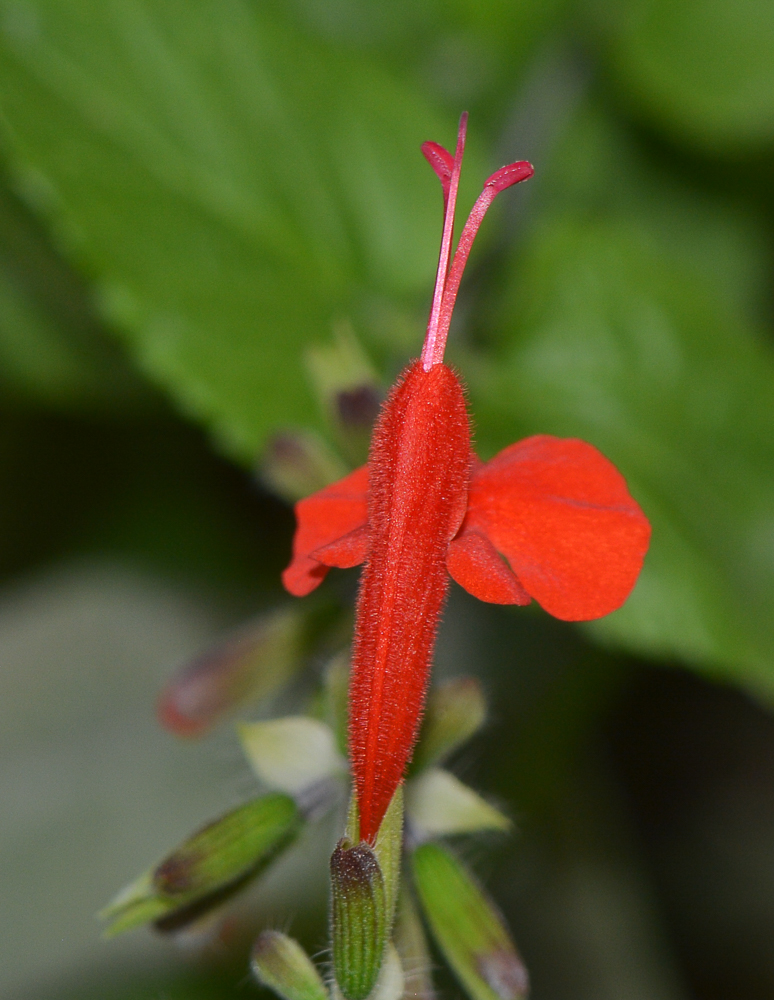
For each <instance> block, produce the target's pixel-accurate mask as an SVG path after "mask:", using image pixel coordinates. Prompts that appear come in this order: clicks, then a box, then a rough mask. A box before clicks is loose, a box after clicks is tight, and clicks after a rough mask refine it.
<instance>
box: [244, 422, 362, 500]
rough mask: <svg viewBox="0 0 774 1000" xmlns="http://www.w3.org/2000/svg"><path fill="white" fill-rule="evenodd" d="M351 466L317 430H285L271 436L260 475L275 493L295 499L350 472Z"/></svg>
mask: <svg viewBox="0 0 774 1000" xmlns="http://www.w3.org/2000/svg"><path fill="white" fill-rule="evenodd" d="M346 472H347V467H346V465H344V463H343V462H342V461H341V459H339V458H337V457H336V456H335V455H334V454H333V453H332V452H331V450H330V448H329V447H328V445H327V444H326V443H325V442H324V441H323V439H322V438H321V437H320V436H319V434H315V433H314V432H313V431H300V430H299V431H296V430H293V431H290V430H288V431H283V432H281V433H279V434H275V435H274V437H272V438H270V440H269V442H268V444H267V445H266V450H265V452H264V455H263V459H262V461H261V464H260V466H259V468H258V478H259V479H260V480H261V482H262V483H263V484H264V486H266V487H267V488H268V489H269V490H271V491H272V493H276V495H277V496H278V497H281V498H282V499H283V500H287V501H288V502H289V503H295V501H296V500H300V499H301V498H302V497H306V496H309V494H310V493H316V492H317V490H321V489H322V488H323V487H325V486H327V485H328V484H329V483H332V482H335V480H337V479H341V477H342V476H344V475H346Z"/></svg>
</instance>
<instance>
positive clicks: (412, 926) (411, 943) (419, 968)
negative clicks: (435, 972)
mask: <svg viewBox="0 0 774 1000" xmlns="http://www.w3.org/2000/svg"><path fill="white" fill-rule="evenodd" d="M392 937H393V941H394V943H395V947H396V949H397V951H398V955H399V957H400V963H401V966H402V967H403V975H404V977H405V985H406V996H407V997H412V998H413V1000H436V994H435V989H434V988H433V976H432V971H431V970H432V967H433V962H432V958H431V957H430V948H429V946H428V943H427V937H426V935H425V930H424V927H423V926H422V921H421V919H420V916H419V913H418V912H417V907H416V903H415V902H414V897H413V893H412V892H411V889H410V888H409V886H408V885H406V881H405V879H404V881H403V883H402V884H401V889H400V895H399V897H398V912H397V916H396V918H395V928H394V930H393V935H392Z"/></svg>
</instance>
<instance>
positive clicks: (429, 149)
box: [422, 142, 454, 213]
mask: <svg viewBox="0 0 774 1000" xmlns="http://www.w3.org/2000/svg"><path fill="white" fill-rule="evenodd" d="M422 155H423V156H424V158H425V159H426V160H427V162H428V163H429V164H430V166H431V167H432V168H433V170H434V171H435V173H436V176H437V177H438V180H439V181H440V182H441V187H442V188H443V210H444V213H445V212H446V206H447V205H448V203H449V185H450V184H451V175H452V171H453V170H454V157H453V156H452V155H451V153H450V152H449V150H448V149H444V148H443V146H439V145H438V143H437V142H423V143H422Z"/></svg>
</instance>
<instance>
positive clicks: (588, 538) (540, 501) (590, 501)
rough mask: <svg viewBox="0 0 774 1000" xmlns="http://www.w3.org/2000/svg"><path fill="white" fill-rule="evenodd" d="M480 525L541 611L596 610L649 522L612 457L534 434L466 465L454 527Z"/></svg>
mask: <svg viewBox="0 0 774 1000" xmlns="http://www.w3.org/2000/svg"><path fill="white" fill-rule="evenodd" d="M473 529H474V530H478V531H480V532H481V533H483V534H485V535H486V536H487V537H488V538H489V539H490V541H491V542H492V544H493V545H494V546H495V548H496V549H497V550H498V551H499V552H501V553H502V554H503V555H504V556H506V558H507V559H508V562H509V563H510V565H511V568H512V569H513V571H514V573H515V574H516V576H517V577H518V579H519V582H520V583H521V584H522V585H523V586H524V589H525V590H526V591H527V592H528V593H529V594H531V595H532V597H534V598H535V600H537V601H538V602H539V603H540V604H541V605H542V606H543V607H544V608H545V610H546V611H548V612H549V613H550V614H552V615H554V616H555V617H556V618H562V619H564V620H566V621H586V620H589V619H592V618H601V617H602V615H606V614H609V613H610V612H611V611H615V609H616V608H618V607H620V606H621V605H622V604H623V602H624V601H625V600H626V598H627V597H628V595H629V593H630V591H631V589H632V587H633V586H634V584H635V582H636V580H637V576H638V574H639V572H640V569H641V567H642V561H643V559H644V557H645V552H646V551H647V548H648V542H649V540H650V524H649V523H648V520H647V518H646V517H645V515H644V514H643V512H642V511H641V510H640V508H639V507H638V505H637V504H636V503H635V501H634V500H633V499H632V497H631V496H630V495H629V491H628V489H627V487H626V481H625V480H624V478H623V476H622V475H621V474H620V472H618V470H617V469H616V468H615V466H614V465H613V464H612V463H611V462H609V461H608V460H607V459H606V458H605V457H604V455H602V454H601V453H600V452H599V451H597V449H596V448H594V447H592V445H590V444H587V443H586V442H585V441H579V440H576V439H575V438H555V437H551V436H549V435H538V436H536V437H530V438H526V439H525V440H524V441H520V442H518V443H517V444H513V445H511V446H510V447H508V448H505V449H504V450H503V451H501V452H500V454H499V455H496V456H495V457H494V458H493V459H492V460H491V461H490V462H486V463H485V464H484V465H482V466H480V467H479V468H478V469H477V470H476V471H475V472H474V474H473V477H472V480H471V486H470V502H469V507H468V515H467V517H466V519H465V524H464V526H463V530H473Z"/></svg>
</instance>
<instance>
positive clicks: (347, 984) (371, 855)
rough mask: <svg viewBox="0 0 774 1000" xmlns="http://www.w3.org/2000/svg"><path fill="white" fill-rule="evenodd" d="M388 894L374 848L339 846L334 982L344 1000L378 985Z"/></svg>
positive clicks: (334, 875)
mask: <svg viewBox="0 0 774 1000" xmlns="http://www.w3.org/2000/svg"><path fill="white" fill-rule="evenodd" d="M388 930H389V927H388V909H387V894H386V891H385V885H384V878H383V876H382V870H381V868H380V866H379V861H378V860H377V857H376V854H375V852H374V850H373V848H371V847H369V845H368V844H366V843H361V844H356V845H354V846H353V845H352V844H351V843H350V842H349V841H348V840H346V839H343V840H341V841H339V844H338V846H337V847H336V850H335V851H334V852H333V855H332V856H331V936H332V939H333V968H334V971H335V974H336V982H337V983H338V985H339V989H340V990H341V992H342V994H343V995H344V997H346V1000H365V998H366V997H367V996H368V995H369V993H370V992H371V990H372V989H373V988H374V985H375V984H376V980H377V978H378V976H379V970H380V969H381V965H382V958H383V956H384V948H385V945H386V943H387V934H388Z"/></svg>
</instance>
